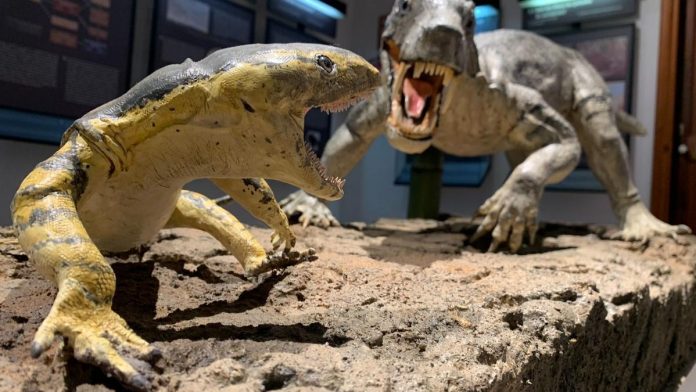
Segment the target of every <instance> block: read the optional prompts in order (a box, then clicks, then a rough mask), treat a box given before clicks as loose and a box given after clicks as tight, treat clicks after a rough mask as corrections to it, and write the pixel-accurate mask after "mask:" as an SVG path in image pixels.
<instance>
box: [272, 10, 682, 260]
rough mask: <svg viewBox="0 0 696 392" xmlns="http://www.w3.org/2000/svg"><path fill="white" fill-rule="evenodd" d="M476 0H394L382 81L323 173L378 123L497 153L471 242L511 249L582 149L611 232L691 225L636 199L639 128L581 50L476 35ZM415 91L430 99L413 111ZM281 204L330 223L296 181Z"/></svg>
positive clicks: (413, 139) (356, 112)
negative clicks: (499, 160)
mask: <svg viewBox="0 0 696 392" xmlns="http://www.w3.org/2000/svg"><path fill="white" fill-rule="evenodd" d="M473 8H474V4H473V2H471V1H467V0H396V2H395V4H394V8H393V9H392V12H391V13H390V14H389V17H388V18H387V21H386V25H385V30H384V34H383V36H382V41H383V50H382V52H381V60H382V68H383V80H384V86H383V87H382V88H380V89H378V90H377V91H376V92H375V93H374V94H373V96H372V98H371V99H370V100H369V101H368V102H364V103H362V104H360V105H358V106H356V107H355V108H354V109H353V110H352V111H351V112H350V113H349V114H348V119H347V121H346V123H345V124H344V125H343V126H341V127H340V128H339V129H338V131H337V132H336V133H335V134H334V135H333V136H332V137H331V139H330V140H329V142H328V144H327V146H326V150H325V152H324V156H323V157H322V162H323V163H324V165H325V166H326V167H327V168H328V170H329V173H330V174H331V175H337V176H341V177H343V176H346V175H347V174H348V173H349V172H350V170H351V169H352V168H353V167H354V166H355V165H356V164H357V163H358V162H359V160H360V159H361V158H362V157H363V156H364V154H365V153H366V152H367V150H368V148H369V146H370V144H371V143H372V142H373V141H374V140H375V139H376V138H377V137H378V136H379V135H380V134H383V133H386V136H387V138H388V140H389V142H390V143H391V144H392V146H393V147H395V148H397V149H398V150H401V151H403V152H406V153H420V152H422V151H424V150H425V149H426V148H428V147H429V146H431V145H432V146H435V147H437V148H438V149H440V150H442V151H444V152H446V153H449V154H452V155H456V156H478V155H487V154H492V153H496V152H505V153H506V155H507V158H508V161H509V162H510V164H511V166H512V168H513V170H512V173H511V174H510V176H509V178H508V179H507V181H506V182H505V184H504V185H503V186H502V187H501V188H500V189H499V190H498V191H497V192H496V193H495V194H494V195H493V196H492V197H491V198H490V199H488V200H487V201H486V202H485V203H484V205H483V206H481V208H480V209H479V211H478V214H479V215H481V216H483V221H482V223H481V225H480V226H479V229H478V231H477V233H476V235H475V237H474V240H476V239H478V238H480V237H482V236H485V235H488V234H491V235H492V243H491V247H490V250H491V251H494V250H496V249H498V247H500V246H501V245H505V244H507V246H508V248H509V250H510V251H512V252H517V251H518V250H519V249H520V247H521V246H522V244H523V242H524V239H525V237H528V238H529V239H530V240H532V241H533V239H534V237H535V234H536V228H537V215H538V209H539V200H540V199H541V196H542V193H543V191H544V187H545V186H546V185H547V184H553V183H557V182H560V181H562V180H563V179H564V178H565V177H566V176H567V175H568V174H569V173H570V172H571V171H572V170H573V169H574V168H575V166H576V165H577V162H578V159H579V157H580V153H581V149H582V150H584V152H585V153H586V155H587V159H588V163H589V166H590V168H591V169H592V171H593V173H594V174H595V176H596V177H597V178H598V179H599V181H600V182H601V183H602V185H604V187H605V188H606V190H607V193H608V194H609V198H610V200H611V203H612V207H613V209H614V212H615V214H616V216H617V217H618V218H619V223H620V226H621V232H620V233H619V234H618V235H617V236H616V238H621V239H624V240H632V241H633V240H635V241H647V240H649V239H650V238H651V237H653V236H670V237H673V238H676V237H677V235H678V234H685V233H689V232H690V230H689V229H688V228H687V227H686V226H683V225H679V226H672V225H668V224H666V223H663V222H661V221H659V220H658V219H657V218H655V217H654V216H653V215H652V214H650V212H649V211H648V209H647V208H646V207H645V205H644V204H643V202H642V201H641V199H640V196H639V195H638V191H637V189H636V187H635V185H634V183H633V181H632V180H631V177H630V170H629V165H628V159H627V151H626V146H625V144H624V142H623V139H622V136H621V132H625V133H629V134H634V135H640V134H644V133H645V129H644V128H643V127H642V126H641V125H640V124H639V123H638V121H637V120H636V119H635V118H633V117H631V116H629V115H628V114H626V113H624V112H620V111H616V110H614V108H613V107H612V104H611V98H610V94H609V89H608V88H607V86H606V84H605V83H604V81H603V80H602V78H601V76H600V75H599V74H598V73H597V71H596V70H594V69H593V68H592V66H591V65H590V64H589V63H588V62H587V61H586V60H585V59H584V58H583V57H582V55H580V54H579V53H578V52H576V51H574V50H571V49H567V48H562V47H560V46H558V45H556V44H554V43H553V42H551V41H549V40H547V39H545V38H542V37H540V36H538V35H535V34H532V33H529V32H523V31H510V30H498V31H495V32H491V33H484V34H479V35H477V36H476V37H475V38H474V16H473ZM407 81H408V83H407ZM408 86H412V87H411V88H408ZM413 91H417V92H418V94H415V93H414V92H413ZM417 95H418V96H421V97H427V100H426V99H424V100H423V101H425V102H426V103H425V105H424V106H423V109H422V110H421V111H419V110H420V108H421V106H419V105H418V104H417V103H418V100H414V99H413V98H414V97H416V96H417ZM414 102H415V103H414ZM409 110H410V112H409ZM414 112H416V113H419V114H420V115H419V116H414V115H413V114H414ZM281 206H283V208H284V211H285V212H286V213H287V214H288V215H289V216H299V220H300V221H301V222H303V223H304V224H305V225H307V224H314V225H318V226H323V227H326V226H328V225H333V224H338V221H337V220H336V219H335V218H334V217H333V216H332V215H331V212H330V211H329V209H328V208H326V206H325V205H323V204H322V203H321V202H320V201H319V200H318V199H317V198H314V197H312V196H309V195H307V194H306V193H304V192H302V191H298V192H296V193H294V194H292V195H291V196H289V197H288V198H287V199H285V200H283V201H281Z"/></svg>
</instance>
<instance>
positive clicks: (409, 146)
mask: <svg viewBox="0 0 696 392" xmlns="http://www.w3.org/2000/svg"><path fill="white" fill-rule="evenodd" d="M387 140H388V141H389V144H391V146H392V147H394V148H395V149H397V150H399V151H401V152H404V153H406V154H420V153H422V152H423V151H425V150H427V149H428V147H430V146H431V145H432V142H433V138H432V136H427V137H425V138H420V139H414V138H410V137H408V136H406V135H404V134H403V132H401V130H399V129H398V128H396V127H394V126H392V125H389V127H388V129H387Z"/></svg>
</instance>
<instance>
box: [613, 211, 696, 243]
mask: <svg viewBox="0 0 696 392" xmlns="http://www.w3.org/2000/svg"><path fill="white" fill-rule="evenodd" d="M681 234H691V229H689V227H688V226H685V225H670V224H667V223H665V222H662V221H661V220H659V219H657V218H656V217H655V216H654V215H653V214H651V213H650V211H648V209H647V208H646V207H645V206H644V205H643V204H642V203H638V204H635V205H633V206H631V207H629V208H628V210H627V211H626V218H625V219H624V223H623V227H622V229H621V231H619V232H617V233H614V234H613V235H611V237H610V238H611V239H615V240H623V241H632V242H640V243H641V244H646V243H648V242H649V241H650V239H651V238H653V237H670V238H672V239H674V240H675V241H677V242H679V235H681Z"/></svg>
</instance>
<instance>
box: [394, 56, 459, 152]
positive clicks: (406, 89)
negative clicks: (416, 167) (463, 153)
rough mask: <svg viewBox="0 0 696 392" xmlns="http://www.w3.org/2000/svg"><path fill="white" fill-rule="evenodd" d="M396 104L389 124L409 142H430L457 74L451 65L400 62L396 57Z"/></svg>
mask: <svg viewBox="0 0 696 392" xmlns="http://www.w3.org/2000/svg"><path fill="white" fill-rule="evenodd" d="M391 72H392V77H393V79H392V80H393V84H392V86H391V87H392V105H391V113H390V115H389V125H391V126H392V127H393V128H395V129H396V130H398V131H399V133H400V134H401V135H403V136H404V137H407V138H409V139H418V140H422V139H427V138H430V137H432V132H433V129H434V128H435V126H436V125H437V122H438V119H439V116H440V108H441V106H442V102H443V98H444V97H446V94H447V87H448V86H449V85H450V83H451V82H452V80H453V79H454V77H455V71H454V70H453V69H452V68H450V67H449V66H447V65H441V64H437V63H433V62H423V61H413V62H410V61H399V60H398V59H395V58H393V57H392V61H391Z"/></svg>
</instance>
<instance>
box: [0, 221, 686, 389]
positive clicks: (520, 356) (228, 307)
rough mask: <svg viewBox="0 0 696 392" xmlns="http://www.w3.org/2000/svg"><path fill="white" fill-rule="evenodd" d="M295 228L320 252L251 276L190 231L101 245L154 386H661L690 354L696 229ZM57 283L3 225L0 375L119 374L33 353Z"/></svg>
mask: <svg viewBox="0 0 696 392" xmlns="http://www.w3.org/2000/svg"><path fill="white" fill-rule="evenodd" d="M294 230H295V231H296V233H297V234H298V236H299V245H298V246H299V248H300V249H303V248H305V247H314V248H316V250H317V251H318V255H319V260H317V261H315V262H311V263H304V264H301V265H298V266H294V267H290V268H288V269H286V270H283V271H278V272H274V273H267V274H264V275H262V276H261V277H260V278H258V279H253V280H247V279H245V278H244V277H243V274H242V270H241V267H240V266H239V264H238V263H237V261H236V260H235V259H234V257H232V256H229V255H227V253H226V252H225V250H224V249H223V248H222V247H221V245H220V244H218V243H217V242H216V241H215V240H214V239H213V238H212V237H210V236H208V235H207V234H205V233H202V232H199V231H194V230H170V231H163V232H162V233H161V235H160V238H159V239H158V240H157V241H156V242H155V243H153V244H151V245H150V246H148V247H146V248H144V249H142V250H140V252H138V253H134V254H130V255H119V256H118V257H111V258H110V261H111V262H112V266H113V268H114V270H115V272H116V275H117V286H118V289H117V293H116V297H115V299H114V310H115V311H116V312H117V313H119V314H120V315H122V316H123V317H124V318H125V319H126V320H127V321H128V323H129V324H130V326H131V327H133V329H134V330H135V331H136V332H137V333H138V334H140V336H142V337H143V338H145V339H146V340H148V341H150V342H153V343H154V344H155V345H156V346H157V347H159V348H160V349H161V350H162V352H163V354H164V357H163V359H162V360H160V363H159V364H158V367H159V368H160V372H161V374H159V375H158V376H157V380H156V385H157V387H158V388H159V389H160V390H163V391H195V392H200V391H205V392H207V391H264V390H266V391H269V390H283V391H447V390H449V391H554V390H579V391H604V390H611V391H613V390H632V391H638V390H640V391H653V390H654V391H664V390H670V389H674V388H675V387H676V386H677V385H678V382H679V378H680V377H681V376H682V375H683V374H684V372H685V371H687V370H688V368H689V367H690V365H691V364H692V361H693V360H694V359H696V292H695V291H694V283H695V281H696V280H695V279H696V278H695V275H694V266H695V265H696V239H695V238H694V237H682V242H684V244H678V243H675V242H673V241H671V240H667V239H656V240H654V241H652V242H651V243H650V244H648V245H647V246H638V245H634V244H629V243H624V242H619V241H607V240H601V239H600V238H599V237H598V235H597V233H599V231H598V230H599V229H588V228H586V227H571V226H558V225H547V226H546V227H543V228H542V231H541V233H540V234H541V236H542V238H543V242H542V243H540V244H537V245H536V246H535V247H529V248H527V249H525V250H524V252H523V253H524V254H522V255H517V256H513V255H506V254H482V253H481V252H480V251H479V249H485V248H486V244H477V245H476V246H471V245H468V244H467V242H466V239H467V236H468V235H469V234H471V233H472V232H473V228H472V227H471V226H470V225H468V224H467V223H465V222H464V221H463V220H457V219H450V220H447V221H441V222H435V221H400V220H382V221H379V222H377V223H376V224H374V225H365V224H353V225H349V227H346V228H332V229H329V230H322V229H317V228H312V227H310V228H307V229H302V228H300V227H294ZM253 232H254V234H255V235H256V236H257V238H260V239H264V240H265V241H266V242H265V244H266V247H267V248H269V247H270V245H269V243H268V239H269V238H270V234H271V233H270V231H269V230H263V229H253ZM54 296H55V287H54V286H53V284H52V283H51V282H49V281H47V280H45V279H44V278H43V277H41V276H40V275H39V274H38V273H37V272H36V271H35V269H34V268H33V266H32V265H31V263H29V262H28V261H27V259H26V256H25V255H24V254H23V253H22V252H21V250H20V249H19V247H18V245H17V243H16V240H15V239H14V237H13V235H12V232H11V230H9V229H0V310H1V311H0V391H20V390H22V391H54V390H76V391H110V390H120V389H119V386H118V385H117V384H116V383H115V382H114V381H113V380H112V379H110V378H108V377H107V376H105V375H103V374H102V373H101V372H100V371H99V370H97V369H95V368H92V367H90V366H87V365H83V364H81V363H78V362H76V361H75V360H74V359H72V358H71V356H70V352H69V351H68V350H61V349H60V348H58V347H54V348H52V349H51V350H50V351H49V352H47V353H46V354H45V355H44V356H42V357H41V358H40V359H39V360H34V359H31V357H30V356H29V345H30V342H31V339H32V338H33V334H34V332H35V331H36V328H37V327H38V325H39V323H40V322H41V321H42V320H43V318H44V317H45V316H46V314H47V312H48V310H49V309H50V306H51V303H52V301H53V298H54ZM54 346H57V345H54Z"/></svg>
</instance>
